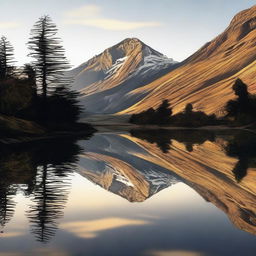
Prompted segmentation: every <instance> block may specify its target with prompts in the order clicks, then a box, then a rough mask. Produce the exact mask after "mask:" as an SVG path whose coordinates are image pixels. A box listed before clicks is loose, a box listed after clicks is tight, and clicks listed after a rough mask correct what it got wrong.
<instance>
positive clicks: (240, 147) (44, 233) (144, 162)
mask: <svg viewBox="0 0 256 256" xmlns="http://www.w3.org/2000/svg"><path fill="white" fill-rule="evenodd" d="M0 151H1V154H0V177H1V179H0V224H1V226H2V230H3V232H5V229H6V226H8V223H10V222H11V219H12V217H13V215H14V211H15V207H16V202H15V200H14V199H15V195H17V194H18V193H23V194H24V195H25V196H26V197H28V198H29V199H30V202H29V204H28V209H26V213H25V214H26V217H27V219H28V221H29V225H30V230H31V233H32V234H33V236H34V238H35V240H36V241H38V242H40V243H44V244H45V243H48V242H49V241H51V239H52V238H53V237H54V236H55V235H56V231H57V229H58V228H60V229H61V230H65V231H66V232H71V233H74V234H76V236H77V237H79V238H80V239H95V238H97V237H98V236H99V234H100V233H103V232H106V231H107V230H110V229H120V228H124V227H130V226H136V227H137V228H138V229H139V228H141V227H143V226H147V225H153V224H152V222H151V220H150V219H149V218H148V219H145V218H144V219H143V218H137V217H136V216H129V217H127V216H105V217H101V218H96V217H95V218H92V217H91V219H90V218H89V219H70V220H68V221H66V222H62V218H63V215H64V209H65V206H66V205H67V202H68V197H69V193H70V191H71V190H72V183H71V181H72V175H73V174H74V173H78V174H80V175H81V176H80V177H83V179H87V180H89V181H90V182H92V183H94V184H97V185H98V186H100V187H102V188H103V189H104V190H106V191H109V192H111V193H112V194H115V195H118V196H120V197H122V198H125V199H126V200H128V201H129V202H133V203H134V202H140V204H143V203H142V202H144V201H146V200H148V199H149V198H150V197H152V196H153V195H156V194H157V193H159V192H160V191H161V190H163V189H165V188H167V187H172V186H174V185H175V184H177V183H178V182H182V183H185V184H187V185H188V186H190V187H191V188H192V189H193V190H195V191H196V192H197V193H198V194H200V195H201V196H202V197H203V198H204V199H205V200H206V201H207V202H211V203H212V204H214V205H215V206H217V207H218V208H219V209H221V210H222V211H223V212H225V213H226V215H227V216H228V217H229V218H230V220H231V222H232V223H233V224H234V225H235V226H236V227H238V228H240V229H242V230H245V231H247V232H249V233H252V234H256V206H255V201H256V187H255V182H256V172H255V167H256V166H255V163H256V162H255V157H256V155H255V154H256V153H255V152H256V136H255V135H253V134H251V133H244V132H238V131H236V132H232V133H231V132H230V131H218V132H214V131H204V130H200V131H193V130H190V131H185V130H180V131H175V130H170V131H167V130H160V131H152V130H151V131H146V130H132V131H131V133H128V132H127V133H125V132H122V133H99V134H96V135H95V136H94V137H92V138H90V139H89V140H78V139H77V138H70V139H65V140H56V141H47V142H44V143H42V142H41V143H36V144H34V143H33V144H26V145H24V144H23V145H19V146H18V145H16V146H12V147H6V146H5V147H1V148H0ZM159 194H160V193H159ZM77 196H78V197H79V198H78V200H81V201H82V200H83V196H84V195H82V194H81V195H80V194H78V195H77ZM171 196H172V194H171V190H170V197H171ZM91 200H95V201H96V198H95V199H91ZM177 200H178V198H177ZM96 203H98V204H100V202H95V204H96ZM106 203H107V202H106ZM130 207H132V204H130ZM74 211H77V212H79V209H78V208H77V209H75V210H74ZM9 234H11V232H10V233H9ZM178 251H179V250H178ZM175 252H177V251H175V250H174V251H169V250H153V251H152V250H151V251H150V253H151V254H152V255H158V254H159V255H165V254H168V253H169V254H170V255H172V253H175ZM180 252H184V255H185V253H191V255H193V254H195V255H196V253H197V252H196V251H195V252H194V251H191V252H190V251H182V250H180ZM157 253H158V254H157Z"/></svg>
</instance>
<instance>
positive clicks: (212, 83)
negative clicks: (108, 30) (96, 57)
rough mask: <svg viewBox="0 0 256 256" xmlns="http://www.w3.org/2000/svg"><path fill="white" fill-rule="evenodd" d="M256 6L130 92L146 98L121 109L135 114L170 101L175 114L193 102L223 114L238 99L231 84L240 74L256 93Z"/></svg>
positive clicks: (197, 108) (202, 108) (125, 112)
mask: <svg viewBox="0 0 256 256" xmlns="http://www.w3.org/2000/svg"><path fill="white" fill-rule="evenodd" d="M255 47H256V5H255V6H253V7H252V8H250V9H247V10H244V11H242V12H240V13H238V14H237V15H236V16H235V17H234V18H233V20H232V21H231V23H230V25H229V26H228V28H227V29H226V30H225V31H224V32H223V33H222V34H221V35H219V36H218V37H216V38H215V39H214V40H212V41H211V42H209V43H207V44H206V45H204V46H203V47H202V48H201V49H199V50H198V51H197V52H196V53H195V54H193V55H192V56H190V57H189V58H188V59H186V60H185V61H184V62H183V63H182V65H181V66H180V67H179V68H177V69H175V70H173V71H171V72H169V73H168V74H166V75H164V76H162V77H161V78H159V79H157V80H155V81H153V82H151V83H150V84H147V85H145V86H143V87H140V88H138V89H136V90H134V91H132V92H130V94H133V95H141V94H143V93H148V94H147V96H146V97H144V98H143V99H142V100H140V101H139V102H137V103H136V104H134V105H133V106H132V107H130V108H128V109H126V110H123V111H121V112H119V114H131V113H137V112H141V111H143V110H145V109H147V108H150V107H156V106H158V105H159V104H160V102H161V101H162V100H163V99H168V100H170V102H171V104H172V106H173V110H174V113H177V112H180V111H182V110H183V108H184V107H185V105H186V104H187V103H192V104H193V105H194V108H195V109H196V110H202V111H205V112H206V113H217V114H219V115H220V114H222V113H223V112H222V111H223V106H224V105H225V104H226V102H227V101H228V100H230V99H232V98H234V94H233V92H232V89H231V85H232V84H233V83H234V81H235V80H236V79H237V78H238V77H239V78H240V79H242V80H243V81H244V82H245V83H247V84H248V85H249V91H250V92H251V93H256V51H255Z"/></svg>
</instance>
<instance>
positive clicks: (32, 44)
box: [28, 16, 70, 99]
mask: <svg viewBox="0 0 256 256" xmlns="http://www.w3.org/2000/svg"><path fill="white" fill-rule="evenodd" d="M57 31H58V30H57V28H56V25H55V24H54V23H53V22H52V20H51V18H50V17H49V16H43V17H41V18H40V19H39V20H38V21H37V22H36V23H35V25H34V28H33V29H32V30H31V38H30V40H29V42H28V48H29V50H30V51H31V52H30V54H29V56H30V57H32V58H34V59H35V61H34V62H33V63H32V65H33V67H34V68H35V71H36V73H35V75H36V80H37V85H38V89H40V90H41V91H42V95H43V98H44V99H46V97H47V96H48V95H51V94H52V93H54V92H55V90H56V88H57V87H59V86H63V85H64V84H65V85H66V84H68V83H69V82H70V79H68V78H66V77H65V76H64V72H65V71H66V70H67V69H69V68H70V66H69V64H68V61H67V60H66V57H65V54H64V53H65V50H64V48H63V47H62V46H61V40H60V38H58V37H56V34H57Z"/></svg>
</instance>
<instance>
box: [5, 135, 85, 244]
mask: <svg viewBox="0 0 256 256" xmlns="http://www.w3.org/2000/svg"><path fill="white" fill-rule="evenodd" d="M76 141H77V139H76V138H68V139H65V140H49V141H43V142H40V143H29V144H21V145H11V146H6V145H5V147H3V145H2V148H1V157H0V166H1V168H0V176H1V185H0V186H1V188H0V220H1V225H2V228H4V226H5V225H6V224H7V222H8V221H10V220H11V218H12V216H13V214H14V210H15V202H14V201H13V197H14V196H15V195H16V194H17V192H22V193H23V194H24V195H26V196H28V197H29V198H31V201H32V202H33V204H31V205H30V206H29V210H28V211H27V217H28V219H29V222H30V225H31V232H32V233H33V234H34V236H35V238H36V240H37V241H40V242H43V243H46V242H48V241H49V240H50V239H51V237H53V236H54V235H55V233H56V230H57V228H58V220H59V219H60V218H61V217H62V216H63V209H64V207H65V203H66V201H67V199H68V194H69V190H70V186H71V183H70V174H71V173H72V172H74V171H75V169H76V165H75V163H76V162H77V161H78V156H79V154H80V153H81V150H82V149H81V148H80V147H79V146H78V145H77V144H76ZM63 149H64V150H63ZM2 232H4V231H2Z"/></svg>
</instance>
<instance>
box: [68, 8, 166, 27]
mask: <svg viewBox="0 0 256 256" xmlns="http://www.w3.org/2000/svg"><path fill="white" fill-rule="evenodd" d="M65 23H66V24H76V25H83V26H90V27H96V28H101V29H105V30H116V31H118V30H119V31H120V30H134V29H139V28H146V27H158V26H161V25H162V24H161V23H160V22H155V21H145V22H141V21H123V20H118V19H111V18H106V17H104V16H103V15H102V8H101V7H100V6H98V5H85V6H82V7H80V8H76V9H73V10H70V11H68V12H67V13H66V14H65Z"/></svg>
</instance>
